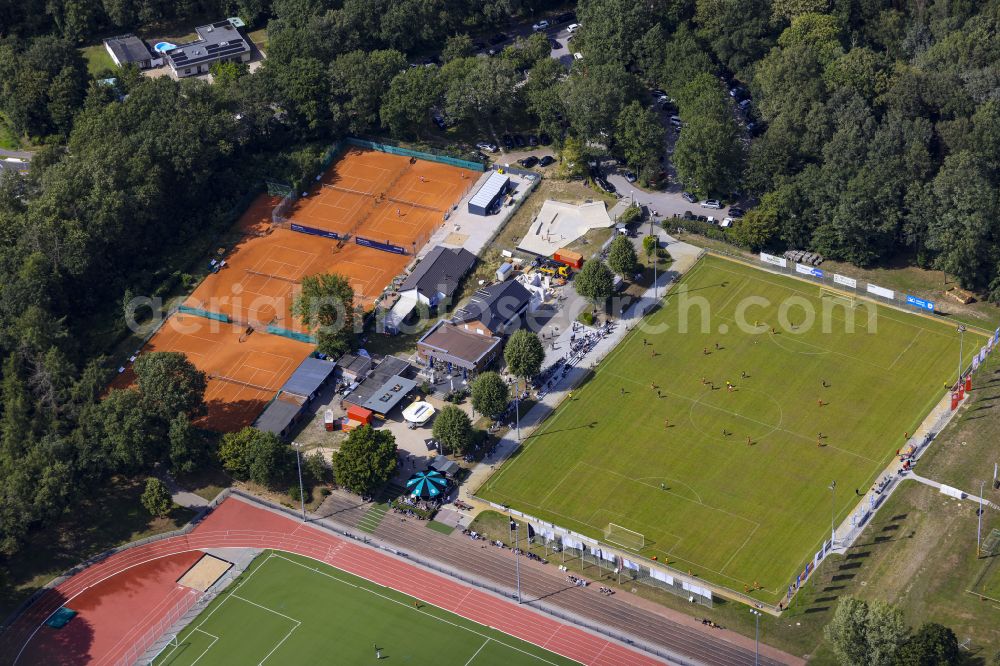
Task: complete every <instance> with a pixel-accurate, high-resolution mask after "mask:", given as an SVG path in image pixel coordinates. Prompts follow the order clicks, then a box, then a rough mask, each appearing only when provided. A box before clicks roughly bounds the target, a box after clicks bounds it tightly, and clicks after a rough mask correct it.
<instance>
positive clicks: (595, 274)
mask: <svg viewBox="0 0 1000 666" xmlns="http://www.w3.org/2000/svg"><path fill="white" fill-rule="evenodd" d="M626 240H627V239H626ZM633 256H634V255H633ZM573 287H574V289H576V293H578V294H580V295H581V296H583V297H584V298H586V299H587V300H588V301H590V302H592V303H594V304H595V305H596V304H599V303H603V302H604V301H606V300H608V299H609V298H611V295H612V294H613V293H614V291H615V281H614V274H613V273H612V272H611V269H610V268H608V266H607V264H605V263H604V262H603V261H601V260H600V259H598V258H597V257H593V258H590V259H588V260H587V261H585V262H584V264H583V268H581V269H580V272H579V273H577V274H576V277H575V278H573Z"/></svg>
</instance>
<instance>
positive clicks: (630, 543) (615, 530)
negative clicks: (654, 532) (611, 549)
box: [604, 523, 646, 550]
mask: <svg viewBox="0 0 1000 666" xmlns="http://www.w3.org/2000/svg"><path fill="white" fill-rule="evenodd" d="M604 540H605V541H607V542H608V543H612V544H614V545H616V546H621V547H622V548H628V549H629V550H642V549H643V548H644V547H645V546H646V537H645V536H643V535H642V533H641V532H636V531H635V530H630V529H627V528H624V527H622V526H621V525H616V524H614V523H608V526H607V527H605V528H604Z"/></svg>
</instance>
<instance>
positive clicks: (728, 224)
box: [719, 217, 733, 229]
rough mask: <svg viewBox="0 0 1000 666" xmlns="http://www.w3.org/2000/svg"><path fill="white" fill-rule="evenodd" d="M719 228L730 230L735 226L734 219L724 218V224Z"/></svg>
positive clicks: (720, 224) (721, 223)
mask: <svg viewBox="0 0 1000 666" xmlns="http://www.w3.org/2000/svg"><path fill="white" fill-rule="evenodd" d="M719 226H720V227H722V228H723V229H728V228H729V227H731V226H733V218H731V217H727V218H723V220H722V222H720V223H719Z"/></svg>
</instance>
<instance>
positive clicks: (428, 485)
mask: <svg viewBox="0 0 1000 666" xmlns="http://www.w3.org/2000/svg"><path fill="white" fill-rule="evenodd" d="M447 486H448V479H446V478H445V477H444V475H442V474H441V472H438V471H437V470H433V469H431V470H427V471H426V472H417V473H416V474H414V475H413V476H411V477H410V480H409V481H407V482H406V489H407V490H408V491H409V493H410V495H411V496H413V497H421V498H424V499H431V498H434V497H437V496H438V495H440V494H441V493H442V492H444V489H445V488H446V487H447Z"/></svg>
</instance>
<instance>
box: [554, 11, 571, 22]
mask: <svg viewBox="0 0 1000 666" xmlns="http://www.w3.org/2000/svg"><path fill="white" fill-rule="evenodd" d="M575 20H576V14H574V13H573V12H563V13H562V14H560V15H559V16H557V17H556V21H555V22H556V23H569V22H570V21H575Z"/></svg>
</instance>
